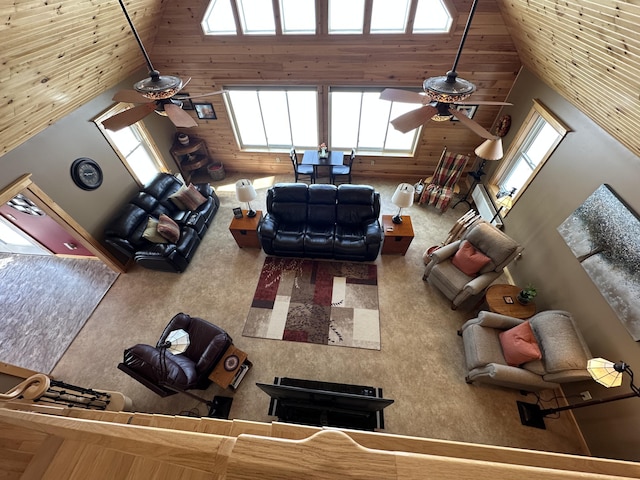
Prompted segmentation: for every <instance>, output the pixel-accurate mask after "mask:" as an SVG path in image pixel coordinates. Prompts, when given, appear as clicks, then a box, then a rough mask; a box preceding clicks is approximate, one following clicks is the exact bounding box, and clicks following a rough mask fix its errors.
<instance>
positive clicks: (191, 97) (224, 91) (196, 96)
mask: <svg viewBox="0 0 640 480" xmlns="http://www.w3.org/2000/svg"><path fill="white" fill-rule="evenodd" d="M228 91H229V90H217V91H215V92H209V93H203V94H202V95H191V96H189V97H186V98H188V99H189V100H191V99H193V98H202V97H212V96H213V95H220V94H222V93H226V92H228Z"/></svg>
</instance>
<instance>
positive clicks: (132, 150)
mask: <svg viewBox="0 0 640 480" xmlns="http://www.w3.org/2000/svg"><path fill="white" fill-rule="evenodd" d="M131 106H132V105H131V104H124V103H120V104H117V105H115V106H113V107H112V108H110V109H109V110H107V111H106V112H104V113H102V114H101V115H100V116H99V117H97V118H94V119H93V122H94V123H95V124H96V125H97V126H98V128H100V131H101V132H102V134H103V135H104V136H105V138H106V139H107V141H108V142H109V144H111V147H112V148H113V149H114V151H115V152H116V154H117V155H118V157H120V160H122V163H124V166H125V167H127V170H129V172H130V173H131V175H132V176H133V178H135V179H136V180H137V182H138V183H139V184H140V185H146V184H147V183H149V182H150V181H151V180H152V179H153V178H154V177H155V176H156V175H157V174H158V172H167V171H168V169H167V167H166V165H165V164H164V162H163V160H162V156H161V155H160V152H159V150H158V148H157V147H156V145H155V144H154V143H153V141H152V140H151V136H150V135H149V132H148V131H147V129H146V128H145V127H144V125H143V124H142V122H137V123H134V124H133V125H130V126H128V127H125V128H121V129H120V130H117V131H115V132H113V131H111V130H107V129H106V128H104V127H103V126H102V121H103V120H105V119H107V118H109V117H111V116H113V115H115V114H116V113H120V112H122V111H123V110H125V109H126V108H128V107H131Z"/></svg>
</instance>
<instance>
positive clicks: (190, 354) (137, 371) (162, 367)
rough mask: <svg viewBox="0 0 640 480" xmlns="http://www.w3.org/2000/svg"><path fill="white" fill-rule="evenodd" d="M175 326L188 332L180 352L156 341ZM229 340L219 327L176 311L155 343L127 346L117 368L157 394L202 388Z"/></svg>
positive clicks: (230, 340)
mask: <svg viewBox="0 0 640 480" xmlns="http://www.w3.org/2000/svg"><path fill="white" fill-rule="evenodd" d="M178 329H182V330H184V331H186V332H187V333H188V334H189V340H190V344H189V346H188V347H187V349H186V350H185V351H184V352H183V353H181V354H179V355H174V354H172V353H171V352H169V351H168V350H166V349H163V348H160V345H162V344H164V343H165V342H166V340H167V337H168V336H169V334H170V333H171V332H173V331H174V330H178ZM232 343H233V341H232V339H231V337H230V336H229V334H227V332H225V331H224V330H222V329H221V328H220V327H217V326H216V325H213V324H212V323H209V322H207V321H206V320H203V319H201V318H196V317H191V316H189V315H187V314H186V313H178V314H177V315H176V316H175V317H173V318H172V319H171V321H170V322H169V324H168V325H167V326H166V327H165V329H164V332H162V335H161V336H160V339H159V340H158V343H157V344H156V346H155V347H152V346H151V345H144V344H138V345H134V346H133V347H131V348H127V349H126V350H125V351H124V361H123V362H122V363H120V364H118V368H119V369H120V370H122V371H123V372H125V373H126V374H127V375H129V376H131V377H133V378H135V379H136V380H137V381H139V382H140V383H142V384H143V385H144V386H145V387H147V388H149V389H150V390H152V391H153V392H155V393H157V394H158V395H160V396H161V397H166V396H168V395H173V394H174V393H177V392H180V391H184V390H191V389H200V390H204V389H206V388H207V387H208V386H209V385H210V384H211V381H210V380H209V379H208V376H209V374H210V373H211V372H212V371H213V369H214V368H215V366H216V365H217V364H218V362H219V361H220V359H222V357H223V356H224V353H225V352H226V351H227V349H228V348H229V346H231V344H232ZM163 350H164V351H163ZM163 356H164V358H163Z"/></svg>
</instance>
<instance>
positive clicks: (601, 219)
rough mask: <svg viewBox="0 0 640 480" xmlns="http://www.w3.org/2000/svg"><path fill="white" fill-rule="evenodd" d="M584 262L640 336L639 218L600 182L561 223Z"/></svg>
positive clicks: (633, 332) (627, 324) (629, 327)
mask: <svg viewBox="0 0 640 480" xmlns="http://www.w3.org/2000/svg"><path fill="white" fill-rule="evenodd" d="M558 232H559V233H560V235H561V236H562V238H563V239H564V241H565V242H566V243H567V245H568V246H569V248H570V249H571V251H572V252H573V254H574V255H575V256H576V258H577V259H578V261H579V262H580V264H581V265H582V268H584V269H585V271H586V272H587V273H588V274H589V276H590V277H591V280H592V281H593V283H595V285H596V286H597V287H598V290H600V293H602V296H603V297H604V298H605V299H606V300H607V302H608V303H609V305H610V306H611V308H612V309H613V311H614V312H615V313H616V315H617V316H618V318H619V319H620V321H621V322H622V324H623V325H624V326H625V327H626V328H627V330H628V331H629V333H630V334H631V336H632V337H633V339H634V340H635V341H640V279H639V278H638V272H640V218H638V215H637V214H636V213H635V212H634V211H633V210H631V208H629V206H628V205H627V204H625V203H624V201H623V200H622V199H621V198H620V197H618V195H617V194H616V193H615V192H614V191H613V190H612V189H611V187H610V186H608V185H601V186H600V187H598V189H597V190H596V191H595V192H593V193H592V194H591V195H590V196H589V198H587V199H586V200H585V201H584V203H583V204H582V205H580V206H579V207H578V208H577V209H576V210H575V212H573V213H572V214H571V215H569V217H568V218H567V219H566V220H565V221H564V222H563V223H562V224H561V225H560V226H559V227H558Z"/></svg>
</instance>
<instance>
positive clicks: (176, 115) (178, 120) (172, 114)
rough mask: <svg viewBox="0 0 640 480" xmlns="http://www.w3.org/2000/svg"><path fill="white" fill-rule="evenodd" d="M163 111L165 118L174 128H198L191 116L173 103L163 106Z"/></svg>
mask: <svg viewBox="0 0 640 480" xmlns="http://www.w3.org/2000/svg"><path fill="white" fill-rule="evenodd" d="M164 111H165V112H167V117H169V119H170V120H171V121H172V122H173V124H174V125H175V126H176V127H184V128H190V127H197V126H198V122H196V121H195V120H194V119H193V118H192V117H191V115H189V114H188V113H187V112H185V111H184V110H182V109H181V108H180V107H179V106H177V105H174V104H173V103H167V104H165V106H164Z"/></svg>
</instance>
